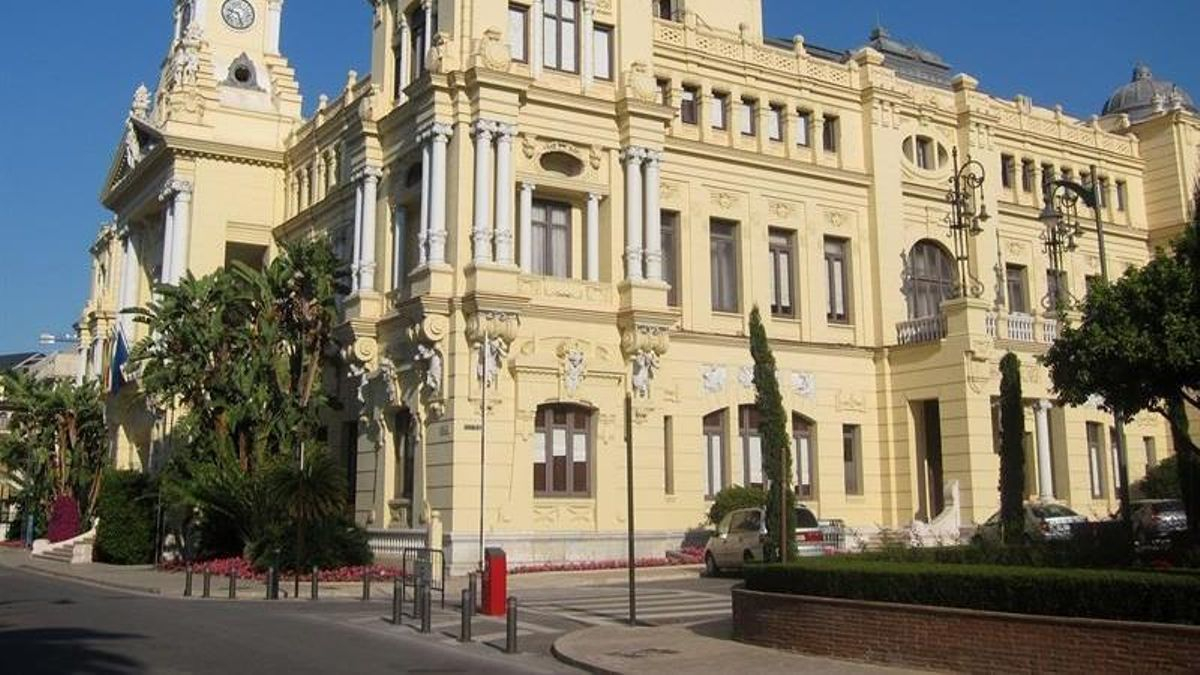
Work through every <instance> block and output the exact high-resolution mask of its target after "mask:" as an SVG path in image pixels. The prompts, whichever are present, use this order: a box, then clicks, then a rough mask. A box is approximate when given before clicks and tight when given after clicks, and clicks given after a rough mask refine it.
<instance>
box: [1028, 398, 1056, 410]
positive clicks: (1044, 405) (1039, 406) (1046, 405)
mask: <svg viewBox="0 0 1200 675" xmlns="http://www.w3.org/2000/svg"><path fill="white" fill-rule="evenodd" d="M1053 407H1054V404H1053V403H1051V402H1050V401H1049V400H1048V399H1044V398H1039V399H1038V400H1036V401H1034V402H1033V409H1034V410H1037V411H1046V410H1050V409H1051V408H1053Z"/></svg>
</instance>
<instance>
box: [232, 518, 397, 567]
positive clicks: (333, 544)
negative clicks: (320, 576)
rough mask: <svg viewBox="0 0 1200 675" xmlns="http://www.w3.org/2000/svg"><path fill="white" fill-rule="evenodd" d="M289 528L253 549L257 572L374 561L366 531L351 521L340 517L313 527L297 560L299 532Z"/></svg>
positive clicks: (364, 563) (281, 530)
mask: <svg viewBox="0 0 1200 675" xmlns="http://www.w3.org/2000/svg"><path fill="white" fill-rule="evenodd" d="M296 527H297V526H296V525H295V524H286V525H283V526H281V527H279V528H277V529H275V530H274V531H273V532H271V533H270V534H269V535H268V536H266V537H264V538H262V539H260V540H259V541H257V542H254V543H253V544H252V545H251V547H250V555H251V559H252V560H253V562H254V566H255V567H256V568H258V569H266V568H267V567H270V566H271V565H275V566H276V567H278V568H279V569H283V570H293V571H294V570H296V569H297V568H299V569H301V570H308V569H310V568H311V567H312V566H313V565H316V566H317V567H320V568H321V569H326V568H334V567H346V566H364V565H370V564H371V563H372V562H373V561H374V555H373V554H372V553H371V547H370V545H369V544H368V541H367V531H366V530H364V529H363V528H362V527H360V526H358V525H356V524H355V523H354V522H353V521H352V520H350V518H348V517H344V516H342V517H338V518H332V519H328V520H324V521H322V522H319V523H314V524H310V525H308V526H307V527H306V528H305V531H304V545H303V553H302V554H301V555H300V556H297V541H298V538H297V534H298V533H297V529H296Z"/></svg>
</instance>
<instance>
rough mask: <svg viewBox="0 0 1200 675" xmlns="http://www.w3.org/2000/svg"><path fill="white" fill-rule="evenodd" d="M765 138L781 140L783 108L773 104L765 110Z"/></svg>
mask: <svg viewBox="0 0 1200 675" xmlns="http://www.w3.org/2000/svg"><path fill="white" fill-rule="evenodd" d="M767 138H769V139H771V140H772V141H782V140H783V108H781V107H779V106H777V105H774V104H772V105H771V107H770V109H768V110H767Z"/></svg>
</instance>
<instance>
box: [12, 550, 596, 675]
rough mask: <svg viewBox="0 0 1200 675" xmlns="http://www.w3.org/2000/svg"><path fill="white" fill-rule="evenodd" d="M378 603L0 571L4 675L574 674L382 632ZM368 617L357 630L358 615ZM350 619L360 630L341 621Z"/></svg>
mask: <svg viewBox="0 0 1200 675" xmlns="http://www.w3.org/2000/svg"><path fill="white" fill-rule="evenodd" d="M384 607H385V605H384V604H382V603H380V604H378V605H371V606H369V607H367V608H364V607H361V606H355V605H354V604H353V603H349V602H340V603H339V602H328V603H304V602H291V603H279V604H270V603H266V602H259V601H256V602H246V601H243V602H235V603H234V602H223V601H218V600H208V601H204V600H182V599H169V598H161V597H152V596H141V595H136V594H130V593H126V592H122V591H116V590H108V589H103V588H98V587H94V586H88V585H84V584H79V583H75V582H71V581H65V580H58V579H51V578H47V577H44V576H41V575H37V574H32V573H28V572H25V571H21V570H13V569H8V568H0V663H2V664H3V667H2V668H0V670H3V671H4V672H8V673H22V674H32V673H55V674H58V673H229V674H232V673H243V672H254V673H289V674H290V673H351V672H400V673H472V672H487V673H527V672H545V673H550V672H572V671H570V670H569V669H567V668H566V667H565V666H563V665H562V664H559V663H557V662H555V661H553V660H551V659H549V658H547V657H545V656H541V655H537V654H521V655H516V656H509V655H505V654H502V653H500V652H498V651H497V650H495V649H493V648H491V647H488V646H486V645H483V644H473V645H458V644H453V643H452V642H451V643H450V644H447V640H446V639H436V638H430V637H426V636H421V635H419V634H417V633H415V632H414V631H412V630H411V629H409V628H405V627H396V626H392V625H390V624H388V623H386V622H385V621H384V619H383V617H382V614H383V612H382V611H372V610H374V609H375V608H379V609H383V608H384ZM364 609H366V610H367V612H366V617H367V618H366V619H365V620H364V619H363V618H362V616H361V614H363V610H364ZM350 612H355V613H358V614H359V615H360V616H359V617H358V621H359V623H355V622H346V621H343V620H341V619H344V618H345V616H346V615H347V613H350Z"/></svg>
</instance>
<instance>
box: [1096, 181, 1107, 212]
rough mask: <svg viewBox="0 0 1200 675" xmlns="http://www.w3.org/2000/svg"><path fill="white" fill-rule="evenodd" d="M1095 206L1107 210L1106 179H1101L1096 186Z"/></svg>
mask: <svg viewBox="0 0 1200 675" xmlns="http://www.w3.org/2000/svg"><path fill="white" fill-rule="evenodd" d="M1096 204H1097V206H1099V207H1100V208H1102V209H1106V208H1108V179H1107V178H1104V177H1101V178H1100V183H1099V184H1098V185H1097V186H1096Z"/></svg>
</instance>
